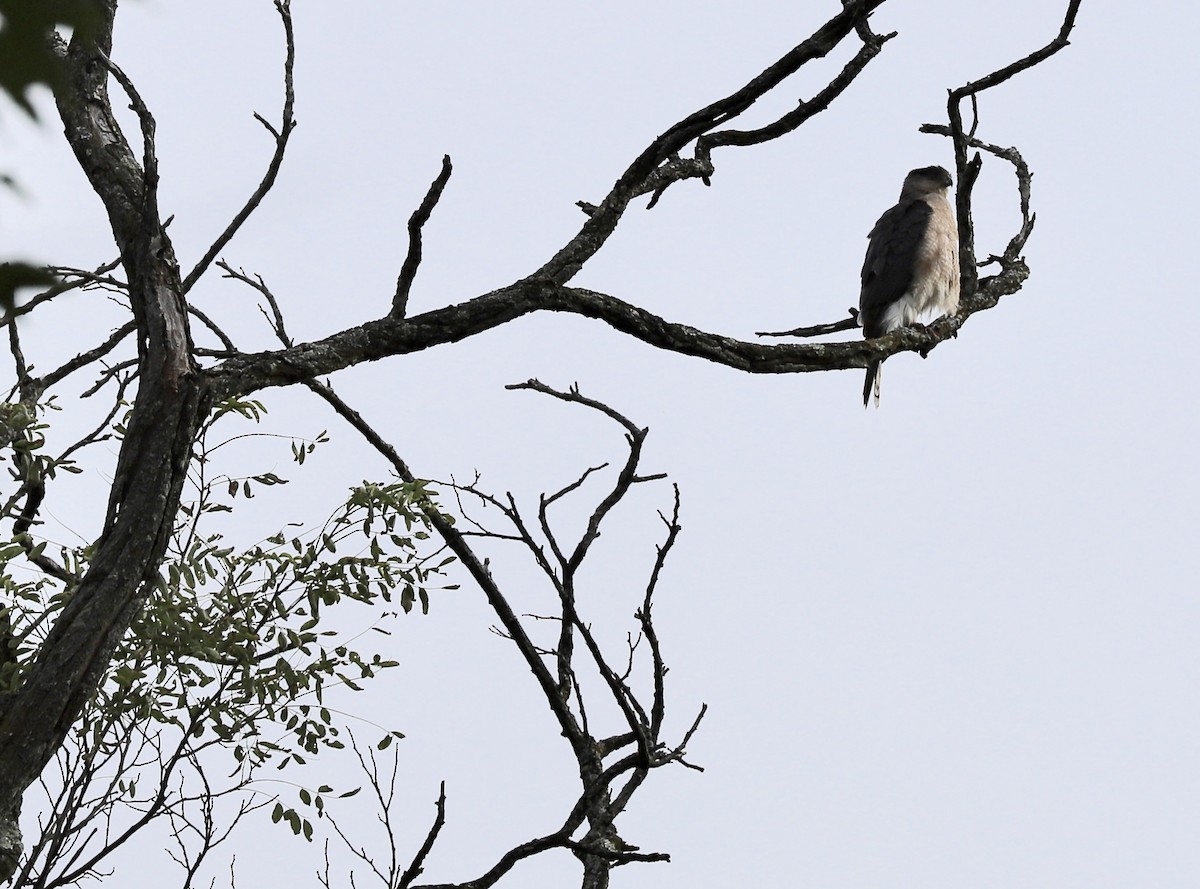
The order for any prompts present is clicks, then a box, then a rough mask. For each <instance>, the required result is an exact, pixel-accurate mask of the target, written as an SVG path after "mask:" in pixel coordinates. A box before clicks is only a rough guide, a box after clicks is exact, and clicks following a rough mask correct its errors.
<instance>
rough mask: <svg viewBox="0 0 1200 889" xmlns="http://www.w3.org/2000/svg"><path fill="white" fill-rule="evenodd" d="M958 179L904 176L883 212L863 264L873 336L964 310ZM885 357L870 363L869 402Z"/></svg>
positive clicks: (864, 306)
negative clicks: (952, 193) (953, 201)
mask: <svg viewBox="0 0 1200 889" xmlns="http://www.w3.org/2000/svg"><path fill="white" fill-rule="evenodd" d="M953 184H954V180H953V179H951V178H950V174H949V173H948V172H946V170H944V169H943V168H942V167H921V168H920V169H919V170H913V171H912V172H911V173H909V174H908V175H907V176H905V177H904V187H903V188H902V189H901V190H900V201H899V203H897V204H896V206H894V207H892V208H891V209H890V210H888V211H887V212H886V213H884V214H883V215H882V216H880V217H879V221H878V222H876V223H875V227H874V228H873V229H871V234H870V235H868V236H867V237H869V238H870V240H871V243H870V245H868V247H867V258H866V260H864V262H863V268H862V293H861V294H860V295H859V298H858V321H859V323H860V324H861V325H862V328H863V336H865V337H866V338H867V339H871V338H873V337H878V336H883V335H884V334H885V333H889V332H891V331H893V330H895V329H896V328H897V327H905V326H907V325H909V324H912V323H913V322H914V321H916V320H917V318H918V317H920V316H921V315H923V314H925V313H926V312H933V313H937V314H938V315H952V314H954V313H955V312H957V311H958V290H959V283H960V282H959V273H958V225H957V224H956V223H955V221H954V211H953V210H951V208H950V199H949V198H948V197H947V192H948V191H949V189H950V186H951V185H953ZM882 363H883V360H882V359H880V360H879V361H873V362H871V364H870V365H869V366H868V367H867V381H866V383H865V384H864V385H863V405H864V406H865V405H867V404H868V403H869V402H870V400H871V390H872V389H874V391H875V403H876V404H878V403H879V371H880V365H881V364H882Z"/></svg>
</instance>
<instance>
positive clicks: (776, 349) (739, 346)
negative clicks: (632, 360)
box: [207, 267, 1027, 398]
mask: <svg viewBox="0 0 1200 889" xmlns="http://www.w3.org/2000/svg"><path fill="white" fill-rule="evenodd" d="M1026 276H1027V271H1026V272H1022V271H1021V270H1020V269H1019V268H1015V267H1014V268H1012V269H1006V270H1005V272H1004V273H1003V274H1001V275H997V276H994V277H992V278H988V279H985V280H984V281H982V282H980V286H979V292H978V293H977V294H976V295H975V296H974V297H972V298H969V299H964V300H963V303H962V307H961V308H960V310H959V313H958V314H957V315H955V316H954V317H950V318H940V319H938V320H937V321H935V322H934V323H933V324H930V325H929V326H920V325H915V326H912V327H905V328H901V329H899V330H896V331H893V332H892V333H889V334H888V335H887V336H884V337H880V338H878V339H872V340H853V341H848V342H839V343H808V344H793V343H788V344H783V345H764V344H762V343H751V342H746V341H744V340H739V339H735V338H733V337H727V336H722V335H720V334H715V333H708V332H705V331H702V330H698V329H696V328H694V327H689V326H688V325H685V324H678V323H675V322H671V321H667V320H665V319H663V318H661V317H659V316H658V315H655V314H653V313H652V312H648V311H646V310H645V309H642V308H639V307H638V306H635V305H632V304H630V303H627V302H625V301H624V300H621V299H618V298H616V297H614V296H609V295H607V294H603V293H598V292H596V291H594V290H584V289H581V288H577V287H562V286H558V285H555V284H552V283H550V282H547V281H536V280H526V281H521V282H518V283H517V284H514V285H512V286H510V287H506V288H503V289H501V290H496V291H493V292H492V293H488V294H485V295H483V296H479V297H476V298H475V299H472V300H469V301H467V302H464V303H459V304H457V305H453V306H447V307H445V308H441V309H435V310H433V311H431V312H426V313H424V314H423V315H416V316H414V317H412V318H405V319H399V318H382V319H380V320H377V321H370V322H367V323H366V324H363V325H361V326H360V327H353V328H350V329H349V330H344V331H341V332H339V333H335V334H333V335H332V336H329V337H326V338H325V339H322V340H317V341H316V342H312V343H302V344H300V345H298V346H295V347H293V348H291V349H282V350H279V351H275V352H257V353H247V354H244V355H237V356H233V357H231V358H228V359H226V360H225V361H223V362H221V363H220V364H218V365H217V366H216V367H214V368H211V369H210V370H209V371H208V372H207V373H208V376H209V381H210V385H211V386H212V389H213V392H214V394H215V395H216V397H217V398H227V397H230V396H233V395H247V394H249V393H251V392H254V391H257V390H259V389H265V388H269V387H272V386H289V385H293V384H295V383H302V382H305V381H307V380H311V379H313V378H315V377H317V376H322V375H324V374H329V373H333V372H335V371H338V370H341V369H343V368H345V367H350V366H352V365H355V364H361V363H362V362H365V361H377V360H379V359H380V358H386V357H389V356H392V355H404V354H409V353H411V352H419V351H422V350H424V349H429V348H432V347H434V346H439V345H443V344H445V343H454V342H458V341H459V340H463V339H466V338H467V337H471V336H475V335H476V334H479V333H483V332H484V331H487V330H491V329H492V328H495V327H499V326H500V325H502V324H506V323H508V322H510V321H514V320H516V319H517V318H520V317H522V316H524V315H529V314H532V313H533V312H567V313H570V314H575V315H582V316H584V317H586V318H595V319H597V320H600V321H603V322H604V323H606V324H608V325H609V326H610V327H612V328H614V329H615V330H618V331H620V332H621V333H625V334H628V335H629V336H632V337H634V338H635V339H639V340H641V341H642V342H644V343H647V344H648V345H651V346H654V347H656V348H659V349H663V350H665V351H669V352H678V353H679V354H681V355H690V356H692V357H696V358H703V359H705V360H707V361H712V362H715V363H717V364H723V365H725V366H727V367H731V368H734V369H736V370H741V371H745V372H747V373H812V372H816V371H827V370H849V369H853V368H864V367H866V366H867V364H868V363H869V362H871V361H873V360H878V359H880V358H887V357H889V356H891V355H895V354H897V353H899V352H920V353H922V354H928V352H929V351H930V350H932V349H933V348H935V347H936V346H937V345H938V344H939V343H941V342H943V341H945V340H947V339H949V338H950V337H952V336H954V335H955V334H956V333H957V332H958V330H959V328H961V327H962V326H963V324H964V323H965V322H966V320H967V319H968V318H969V317H970V316H971V315H973V314H974V313H975V312H978V311H981V310H984V309H989V308H991V307H992V306H994V305H996V303H998V302H999V301H1000V298H1001V297H1003V296H1005V295H1007V294H1009V293H1014V292H1016V290H1017V289H1019V288H1020V285H1021V284H1022V283H1023V282H1024V280H1025V277H1026Z"/></svg>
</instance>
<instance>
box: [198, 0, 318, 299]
mask: <svg viewBox="0 0 1200 889" xmlns="http://www.w3.org/2000/svg"><path fill="white" fill-rule="evenodd" d="M275 9H276V10H277V11H278V12H279V18H280V19H281V20H282V22H283V33H284V38H285V41H286V45H287V55H286V56H285V58H284V62H283V114H282V122H281V123H280V126H279V129H275V128H274V127H273V126H271V125H270V124H269V123H267V121H266V120H265V119H264V118H263V117H261V116H260V115H259V114H257V113H256V114H255V115H254V118H255V120H257V121H258V122H259V123H261V124H262V125H263V127H265V128H266V130H267V132H269V133H270V134H271V136H272V138H274V140H275V151H274V153H273V154H272V155H271V161H270V163H268V164H267V171H266V172H265V173H264V174H263V177H262V180H261V181H260V182H259V183H258V187H257V188H256V189H254V192H253V194H251V195H250V197H249V198H248V199H247V200H246V203H245V205H244V206H243V207H242V209H241V210H239V211H238V212H237V215H236V216H234V217H233V220H232V221H231V222H230V223H229V225H227V226H226V227H225V230H224V231H223V232H221V234H219V235H218V236H217V239H216V240H215V241H213V243H212V246H210V247H209V248H208V250H206V251H205V252H204V255H203V256H202V257H201V258H200V261H199V262H197V263H196V265H195V267H194V268H193V269H192V270H191V271H190V272H188V275H187V277H186V278H184V279H183V283H182V284H181V285H180V289H181V290H182V292H183V293H185V294H186V293H187V292H188V291H190V290H191V289H192V287H193V286H194V285H195V283H196V282H197V281H199V280H200V276H201V275H203V274H204V273H205V272H206V271H207V270H208V267H209V266H210V265H211V264H212V261H213V260H214V259H216V257H217V254H218V253H220V252H221V251H222V250H223V249H224V248H225V245H226V244H228V243H229V242H230V240H232V239H233V236H234V235H235V234H237V232H238V229H240V228H241V227H242V225H243V224H244V223H245V222H246V220H247V219H249V218H250V215H251V214H252V213H253V212H254V211H255V210H257V209H258V206H259V204H261V203H262V201H263V198H265V197H266V196H267V193H268V192H269V191H270V190H271V187H272V186H273V185H274V184H275V177H276V176H278V175H279V168H280V167H281V166H282V165H283V156H284V153H285V152H286V151H287V144H288V139H289V138H290V137H291V135H292V130H294V129H295V128H296V119H295V108H296V93H295V89H294V86H293V83H292V72H293V70H294V69H295V66H296V40H295V35H294V34H293V32H292V9H291V0H275Z"/></svg>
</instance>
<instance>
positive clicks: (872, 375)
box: [863, 361, 883, 407]
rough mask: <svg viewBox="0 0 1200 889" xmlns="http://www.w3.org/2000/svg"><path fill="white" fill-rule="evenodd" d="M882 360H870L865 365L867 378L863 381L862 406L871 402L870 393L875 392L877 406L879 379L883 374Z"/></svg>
mask: <svg viewBox="0 0 1200 889" xmlns="http://www.w3.org/2000/svg"><path fill="white" fill-rule="evenodd" d="M882 371H883V362H882V361H872V362H871V363H870V364H868V365H867V379H866V382H864V383H863V407H867V405H869V404H870V403H871V393H872V392H874V393H875V406H876V407H879V379H880V377H882V376H883V373H882Z"/></svg>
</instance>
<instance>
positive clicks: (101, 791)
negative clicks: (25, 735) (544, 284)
mask: <svg viewBox="0 0 1200 889" xmlns="http://www.w3.org/2000/svg"><path fill="white" fill-rule="evenodd" d="M264 413H265V409H264V408H263V406H262V405H261V404H260V403H258V402H250V401H244V402H237V401H235V402H230V403H227V404H225V405H222V407H221V408H220V409H219V410H217V411H215V412H214V416H213V419H212V420H211V421H210V422H209V423H208V424H207V426H206V427H205V429H204V430H203V433H202V435H201V436H200V439H199V443H198V446H197V453H196V456H195V460H194V462H193V466H194V470H193V473H192V476H191V478H192V481H193V484H194V489H195V496H194V497H193V498H192V499H191V500H190V501H189V502H188V503H187V504H186V505H185V507H184V509H183V510H182V511H181V514H180V521H179V525H178V527H177V529H176V533H175V537H174V541H173V544H172V547H171V552H170V554H169V556H168V559H167V560H166V562H165V564H164V568H163V570H162V571H161V572H160V574H159V576H158V578H157V580H156V582H155V585H154V589H153V590H152V591H151V592H150V594H149V597H148V599H147V602H146V604H145V607H144V608H143V609H142V611H141V612H140V613H139V614H138V616H137V617H136V618H135V619H134V621H133V623H132V625H131V627H130V630H129V632H128V633H127V634H126V635H125V637H124V638H123V639H122V641H121V643H120V645H119V647H118V650H117V652H116V655H115V656H114V658H113V660H112V664H113V668H112V669H111V670H110V672H109V675H108V678H107V680H106V682H105V683H104V684H103V685H102V686H101V688H100V689H99V691H98V693H97V695H96V697H95V698H94V700H93V701H92V702H91V704H90V705H89V707H88V710H87V713H86V715H85V718H84V719H83V720H82V721H81V722H79V723H78V724H77V726H76V728H75V729H73V731H72V734H71V736H70V737H69V738H68V741H67V743H66V745H64V748H63V750H62V752H61V753H60V755H59V757H58V766H59V767H58V770H57V772H58V780H57V781H56V780H53V779H43V783H42V789H43V791H44V792H45V794H46V796H47V802H46V805H45V811H46V814H45V815H43V816H42V824H41V827H42V837H41V838H40V839H39V841H38V842H36V843H35V844H33V845H32V846H31V847H30V849H29V850H28V855H27V859H26V861H25V862H24V869H23V871H22V872H21V875H20V876H19V877H18V881H17V885H18V886H20V885H40V884H42V883H41V882H40V881H44V884H45V885H66V884H70V883H74V882H77V881H78V880H80V879H82V878H83V877H85V876H87V875H88V874H89V873H94V872H95V869H96V866H97V865H98V864H99V863H100V861H102V860H103V859H105V858H106V857H107V856H108V855H109V854H110V853H111V852H112V851H114V850H115V849H116V848H117V847H118V846H119V845H120V844H121V843H123V842H124V840H125V839H126V838H127V837H128V836H131V835H132V834H133V833H134V832H136V831H137V830H140V829H142V828H143V827H145V826H146V825H147V824H149V823H150V822H151V821H153V820H154V819H156V818H165V819H167V821H168V822H169V824H170V832H171V834H172V835H173V836H174V837H175V841H176V842H177V843H179V845H180V849H179V850H177V852H176V853H173V854H175V857H176V858H177V860H180V861H181V862H184V861H188V860H192V858H194V849H192V851H190V852H189V850H188V848H187V847H186V844H185V841H184V839H183V837H185V836H187V835H189V834H191V835H193V836H194V837H199V848H200V849H201V850H202V851H203V850H207V849H208V848H211V846H212V845H215V844H216V843H217V842H219V841H220V839H221V838H222V836H223V834H222V833H221V830H220V829H218V827H217V826H216V825H217V824H218V822H219V821H220V819H219V818H215V817H214V815H213V812H214V805H215V804H216V803H218V802H219V801H221V800H223V799H228V800H229V801H230V806H231V808H230V809H229V812H228V813H227V815H226V818H227V821H228V827H227V828H225V833H227V832H228V829H229V828H231V827H232V824H233V823H236V821H237V820H240V818H241V817H242V816H243V815H244V814H246V813H248V812H250V811H253V810H254V809H256V808H260V807H262V806H264V805H270V804H271V803H272V802H276V800H275V797H274V794H273V793H270V794H264V793H263V791H262V790H261V782H262V778H261V775H260V773H261V771H262V770H263V769H264V768H266V767H268V766H271V767H273V768H274V770H282V769H286V768H288V767H289V766H293V765H303V764H305V763H306V762H307V761H308V759H309V758H310V757H313V756H315V755H316V754H318V753H320V752H321V751H322V750H323V749H340V748H343V747H344V746H345V744H344V742H343V740H342V736H343V732H344V731H345V721H346V717H345V716H344V715H343V714H341V713H339V712H337V711H335V710H334V709H332V708H331V707H329V706H327V701H326V698H327V695H328V694H329V693H330V691H331V689H334V688H340V689H347V690H351V691H359V690H361V689H362V688H363V687H364V684H365V683H367V682H369V681H370V680H371V679H373V678H375V677H376V676H377V675H378V674H379V673H380V672H381V671H383V670H386V669H388V668H391V667H395V666H397V665H398V664H397V661H395V660H393V659H390V658H387V657H385V656H384V654H383V653H381V652H380V651H378V650H373V649H371V648H368V647H366V646H365V645H364V643H365V642H367V641H369V640H371V639H382V637H385V636H386V635H387V634H388V631H387V628H386V626H385V624H386V622H387V621H388V620H390V619H393V618H395V617H396V616H397V615H398V613H399V611H400V610H401V609H402V610H403V611H405V612H407V611H410V610H412V608H413V607H414V606H415V605H416V604H417V603H420V607H421V610H422V611H427V610H428V608H429V604H430V603H429V588H430V585H431V583H433V582H434V581H435V580H436V578H437V576H438V575H439V574H440V572H441V570H442V569H443V568H444V566H445V565H446V563H447V562H448V561H449V560H448V559H443V560H441V561H436V560H435V558H434V557H425V556H423V555H422V552H421V551H422V548H423V544H424V541H425V540H426V539H427V537H428V529H427V524H428V519H427V518H426V516H425V513H424V512H423V509H428V508H429V507H430V505H431V494H430V492H429V491H428V490H426V488H425V485H424V484H423V483H421V482H412V483H405V482H391V483H366V482H364V483H363V484H361V485H359V486H356V487H355V488H353V489H352V490H351V491H350V494H349V496H348V498H347V500H346V502H345V503H344V504H342V506H341V507H340V508H339V509H337V510H336V511H335V512H334V513H333V515H331V516H330V518H329V519H328V520H327V521H325V522H324V523H323V524H322V525H320V526H318V527H315V528H311V529H307V530H301V529H298V528H296V527H295V526H289V527H288V528H286V529H284V530H281V531H280V532H278V533H277V534H274V535H272V536H271V537H269V538H267V539H266V540H264V541H261V542H259V543H257V544H254V545H251V546H246V547H237V546H234V545H232V544H231V543H230V542H229V541H228V540H227V539H226V536H225V534H224V533H223V532H222V531H221V530H213V529H212V528H211V527H210V526H212V525H214V524H216V523H218V522H219V521H220V520H221V518H222V515H221V514H223V513H229V512H230V511H231V510H232V509H233V505H234V502H235V501H237V500H244V499H246V498H247V497H252V496H254V495H255V493H257V492H258V491H259V490H260V489H261V488H274V487H277V486H279V485H283V484H287V479H285V478H283V477H281V476H280V475H278V474H277V473H275V472H262V473H255V474H253V475H250V476H247V477H244V478H242V477H238V478H233V477H229V476H227V475H215V476H212V477H211V478H210V477H207V475H206V474H207V473H208V472H209V471H210V470H211V468H212V467H213V465H214V459H213V453H214V452H215V451H217V450H219V449H220V448H221V447H223V446H224V445H226V444H228V443H230V442H231V441H234V440H236V439H238V438H244V437H246V433H242V434H241V435H235V436H232V437H229V438H225V439H223V440H221V441H219V442H217V443H216V444H215V445H213V446H211V447H210V446H209V445H208V442H209V439H210V435H211V433H212V430H213V426H214V424H218V423H221V424H222V425H224V424H225V423H228V421H229V420H230V419H233V420H235V421H238V422H241V421H243V420H248V421H250V422H252V423H257V422H258V421H259V420H260V419H261V418H262V416H263V414H264ZM0 420H4V421H6V422H8V424H9V425H13V426H16V427H19V432H20V433H21V435H22V436H25V438H26V440H28V437H29V435H30V432H29V430H31V429H33V428H34V427H35V426H36V424H34V423H33V422H32V421H30V420H29V419H28V418H26V417H23V416H17V415H16V414H13V416H12V417H11V418H8V417H0ZM114 429H115V431H116V434H117V435H119V434H120V423H119V422H118V423H116V424H114ZM254 434H257V433H254ZM325 440H326V438H325V436H324V434H323V433H322V434H321V435H319V436H318V437H317V438H316V439H314V440H312V441H300V440H295V439H292V440H290V441H289V444H290V447H291V456H292V459H293V460H294V461H295V463H297V464H302V463H304V461H305V458H306V457H308V456H309V455H311V454H312V453H313V451H314V450H315V449H316V447H318V446H319V445H320V444H321V443H323V442H324V441H325ZM39 545H40V546H44V545H45V544H44V542H43V543H41V544H39ZM62 555H63V563H64V564H65V565H67V566H69V568H70V570H72V571H73V572H82V571H84V570H86V568H87V559H88V548H87V547H78V548H76V549H73V550H65V551H64V552H63V554H62ZM23 558H25V549H24V548H23V547H22V546H21V545H19V544H18V543H17V542H15V541H14V542H12V543H8V544H5V545H2V546H0V589H2V590H3V594H4V600H5V601H6V602H8V603H10V605H9V606H8V607H6V608H0V622H4V623H6V624H7V626H6V627H0V629H7V630H8V632H7V633H5V634H4V636H6V637H7V638H8V640H9V645H8V650H7V652H0V681H4V682H6V683H8V684H9V687H11V685H12V683H15V682H19V681H20V671H21V664H23V663H27V662H28V659H29V657H30V656H31V655H32V654H33V652H34V650H35V649H36V647H37V645H38V644H39V642H40V641H41V639H42V637H43V636H44V628H45V627H46V626H48V625H49V624H50V623H51V622H52V620H53V616H54V615H55V614H56V613H57V612H58V611H59V610H60V609H61V608H62V606H63V604H64V603H65V602H66V601H67V600H68V599H69V598H70V596H71V593H72V590H71V588H70V587H69V586H68V585H65V584H57V583H55V582H53V581H49V580H47V579H46V578H45V577H44V576H39V578H38V579H37V580H32V581H19V580H17V579H16V578H17V577H19V576H20V574H21V571H22V570H23V566H22V565H21V560H22V559H23ZM351 602H354V603H359V604H361V605H366V606H370V607H369V610H368V609H364V610H363V611H361V612H353V611H348V610H347V608H346V607H345V606H346V605H348V603H351ZM389 604H391V605H394V606H398V608H391V609H388V608H387V606H388V605H389ZM381 606H382V607H381ZM363 616H365V617H366V619H367V621H368V628H369V630H371V631H374V632H372V633H364V632H362V627H361V620H362V617H363ZM356 617H357V619H358V622H359V623H358V625H356V624H355V619H356ZM380 732H381V735H382V737H383V739H384V740H383V741H381V742H380V743H381V744H384V743H385V742H390V741H391V739H393V738H396V737H402V735H400V734H399V733H398V732H389V731H387V730H384V729H382V728H381V729H380ZM214 775H217V776H219V775H225V776H226V777H225V778H224V779H222V780H217V779H216V778H214V777H213V776H214ZM333 792H334V789H333V788H332V787H331V786H329V785H327V784H322V785H321V786H320V787H318V788H317V789H316V790H315V791H313V790H310V789H308V788H304V787H302V788H301V789H300V792H299V799H300V802H301V804H302V805H303V806H305V807H309V808H311V809H312V810H313V811H315V812H316V814H317V816H318V817H319V816H321V815H322V813H323V811H324V799H323V795H325V794H329V793H333ZM354 792H356V791H355V790H354V789H351V790H349V791H347V792H344V793H342V794H340V795H343V796H345V795H350V794H353V793H354ZM264 795H265V796H266V798H265V799H263V797H264ZM272 815H273V819H274V820H275V821H276V822H279V821H282V822H284V823H286V824H288V825H289V826H290V827H291V828H292V830H293V832H295V833H296V834H299V835H303V836H304V837H305V838H306V839H311V838H312V835H313V828H312V824H311V822H310V821H309V820H308V818H306V817H304V816H303V815H301V814H300V813H299V812H297V811H296V810H295V809H294V808H285V807H284V806H283V804H282V803H278V802H276V805H275V808H274V812H273V813H272ZM95 823H103V825H104V828H103V830H100V831H99V832H94V831H93V830H92V829H91V827H92V825H93V824H95ZM206 824H207V833H206V832H205V829H202V828H203V825H206ZM101 837H103V838H104V839H101ZM194 845H195V842H193V846H194Z"/></svg>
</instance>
